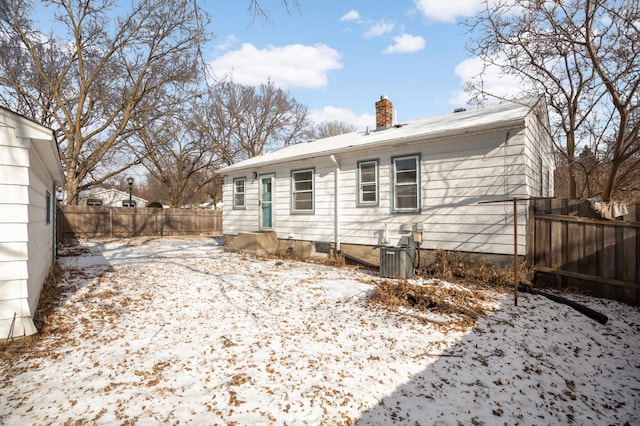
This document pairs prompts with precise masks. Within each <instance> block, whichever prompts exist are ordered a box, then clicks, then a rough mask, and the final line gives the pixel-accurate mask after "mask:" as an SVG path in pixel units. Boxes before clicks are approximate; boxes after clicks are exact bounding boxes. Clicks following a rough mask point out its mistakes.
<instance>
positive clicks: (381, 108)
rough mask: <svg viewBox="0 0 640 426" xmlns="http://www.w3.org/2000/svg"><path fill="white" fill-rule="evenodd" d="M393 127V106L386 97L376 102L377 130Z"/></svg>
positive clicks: (381, 97) (383, 96)
mask: <svg viewBox="0 0 640 426" xmlns="http://www.w3.org/2000/svg"><path fill="white" fill-rule="evenodd" d="M392 125H393V104H392V103H391V101H390V100H389V98H387V96H386V95H382V96H380V100H379V101H378V102H376V130H382V129H388V128H389V127H391V126H392Z"/></svg>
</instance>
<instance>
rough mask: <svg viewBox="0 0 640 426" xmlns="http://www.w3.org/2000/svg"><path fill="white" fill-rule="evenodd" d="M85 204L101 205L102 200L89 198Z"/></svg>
mask: <svg viewBox="0 0 640 426" xmlns="http://www.w3.org/2000/svg"><path fill="white" fill-rule="evenodd" d="M87 205H88V206H101V205H102V200H101V199H99V198H89V199H87Z"/></svg>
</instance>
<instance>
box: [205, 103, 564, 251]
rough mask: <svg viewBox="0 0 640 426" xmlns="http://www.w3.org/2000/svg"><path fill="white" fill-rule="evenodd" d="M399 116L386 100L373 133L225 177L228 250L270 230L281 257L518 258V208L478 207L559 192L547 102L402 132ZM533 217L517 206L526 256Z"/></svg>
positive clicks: (253, 162)
mask: <svg viewBox="0 0 640 426" xmlns="http://www.w3.org/2000/svg"><path fill="white" fill-rule="evenodd" d="M392 109H393V107H392V103H391V101H390V100H389V99H388V98H387V97H386V96H382V97H381V99H380V101H379V102H376V129H374V130H369V129H367V130H365V131H358V132H354V133H349V134H343V135H339V136H334V137H329V138H324V139H320V140H316V141H313V142H308V143H301V144H297V145H292V146H288V147H285V148H283V149H280V150H277V151H273V152H269V153H266V154H264V155H261V156H258V157H254V158H250V159H248V160H245V161H242V162H239V163H237V164H233V165H230V166H228V167H225V168H223V169H221V170H220V171H219V172H218V173H220V174H222V175H224V187H223V188H224V197H223V202H224V209H223V225H222V227H223V234H224V236H225V238H226V241H227V242H228V243H229V245H230V246H231V247H233V246H234V241H236V240H237V239H238V236H241V235H246V234H254V233H255V234H258V233H268V232H270V231H271V232H272V233H273V234H272V235H275V238H277V241H278V244H279V248H280V249H282V248H283V247H288V248H291V249H293V248H295V247H296V246H300V245H304V246H307V247H308V246H311V253H313V251H314V250H315V251H316V252H326V251H327V247H333V248H334V249H335V250H337V251H342V252H343V253H345V254H347V255H353V256H354V257H358V258H361V259H367V260H368V261H371V262H375V261H376V259H378V258H379V257H378V256H379V250H378V249H379V248H380V247H384V246H399V245H403V246H404V245H409V246H414V247H416V246H418V247H419V248H421V249H443V250H452V251H460V252H469V253H483V254H484V253H486V254H497V255H513V252H514V227H513V222H514V211H513V203H510V202H504V203H501V202H498V203H495V204H482V202H487V201H500V200H510V199H513V198H514V197H517V198H528V197H540V196H542V197H547V196H552V193H553V172H554V159H553V154H552V144H551V138H550V134H549V131H548V128H549V121H548V114H547V107H546V104H545V102H544V99H535V100H526V101H522V102H518V103H515V102H505V103H501V104H497V105H491V106H486V107H481V108H478V109H472V110H463V109H458V110H456V111H454V112H452V113H449V114H444V115H439V116H435V117H430V118H425V119H420V120H415V121H409V122H406V123H397V124H394V123H393V122H392V117H393V111H392ZM527 212H528V210H527V203H526V202H522V203H518V218H517V220H518V222H517V230H518V231H517V233H518V237H519V238H518V247H519V248H518V253H519V254H524V253H526V241H527V239H526V238H525V236H526V235H527V232H528V230H527V220H526V217H527ZM237 246H242V244H239V245H237Z"/></svg>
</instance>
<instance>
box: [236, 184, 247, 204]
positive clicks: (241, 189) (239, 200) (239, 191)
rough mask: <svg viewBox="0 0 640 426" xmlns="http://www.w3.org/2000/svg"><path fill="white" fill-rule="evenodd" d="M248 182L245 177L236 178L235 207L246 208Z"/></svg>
mask: <svg viewBox="0 0 640 426" xmlns="http://www.w3.org/2000/svg"><path fill="white" fill-rule="evenodd" d="M246 183H247V180H246V179H245V178H236V179H234V180H233V208H234V209H244V208H245V206H246V204H245V202H246V196H245V194H246V192H245V189H246Z"/></svg>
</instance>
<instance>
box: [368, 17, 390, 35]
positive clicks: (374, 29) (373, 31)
mask: <svg viewBox="0 0 640 426" xmlns="http://www.w3.org/2000/svg"><path fill="white" fill-rule="evenodd" d="M394 27H395V25H394V24H390V23H388V22H384V21H380V22H378V23H377V24H374V25H372V26H371V27H370V28H369V29H368V30H367V31H366V32H365V33H364V36H365V37H366V38H373V37H379V36H381V35H385V34H387V33H390V32H391V31H393V28H394Z"/></svg>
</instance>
